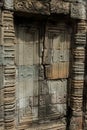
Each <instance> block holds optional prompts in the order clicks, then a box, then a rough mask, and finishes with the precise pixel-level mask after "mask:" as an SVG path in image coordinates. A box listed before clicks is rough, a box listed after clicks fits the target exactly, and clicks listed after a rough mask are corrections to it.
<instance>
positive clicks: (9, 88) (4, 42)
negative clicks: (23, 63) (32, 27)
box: [0, 0, 87, 130]
mask: <svg viewBox="0 0 87 130" xmlns="http://www.w3.org/2000/svg"><path fill="white" fill-rule="evenodd" d="M0 7H1V11H0V17H1V21H0V129H1V130H13V129H15V83H16V81H15V75H16V74H15V60H14V58H15V55H14V51H15V49H14V43H15V31H14V13H15V14H16V13H21V14H22V13H26V14H28V15H29V14H34V15H36V14H41V15H42V16H44V15H46V16H48V17H49V16H51V15H53V14H56V16H57V17H58V14H61V15H65V16H68V17H69V19H72V20H73V21H74V29H73V30H74V34H73V43H72V44H73V45H74V47H73V49H72V55H73V57H72V75H71V93H70V109H71V113H70V114H71V118H70V119H69V124H70V125H69V129H70V130H73V129H75V130H86V129H87V128H86V127H87V120H86V114H85V116H84V114H83V102H84V101H83V89H84V73H85V69H84V66H85V48H86V31H87V30H86V28H87V27H86V25H87V23H86V2H84V1H83V0H45V1H43V0H4V1H2V2H1V4H0ZM44 59H45V58H44ZM44 62H46V61H44ZM45 68H46V66H45ZM52 69H55V66H54V65H51V66H49V71H50V70H51V71H52ZM45 70H46V77H47V78H48V79H52V80H53V78H54V79H55V77H54V75H50V74H48V72H47V71H48V70H47V68H46V69H45ZM55 71H56V70H55ZM56 76H57V77H59V76H60V75H58V74H57V73H56ZM66 76H67V75H65V77H66ZM85 94H86V93H85ZM85 105H86V101H85ZM85 113H87V112H86V111H85ZM83 117H84V118H83ZM83 119H85V120H83ZM84 122H85V125H84V126H85V127H84V128H83V124H84ZM38 129H41V128H38ZM61 130H62V128H61ZM63 130H65V128H63Z"/></svg>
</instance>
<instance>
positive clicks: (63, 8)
mask: <svg viewBox="0 0 87 130" xmlns="http://www.w3.org/2000/svg"><path fill="white" fill-rule="evenodd" d="M50 7H51V13H58V14H59V13H64V14H69V2H63V1H58V0H51V3H50Z"/></svg>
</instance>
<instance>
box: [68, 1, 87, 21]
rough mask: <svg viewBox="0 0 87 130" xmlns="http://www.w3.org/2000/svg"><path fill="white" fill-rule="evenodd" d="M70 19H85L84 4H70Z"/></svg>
mask: <svg viewBox="0 0 87 130" xmlns="http://www.w3.org/2000/svg"><path fill="white" fill-rule="evenodd" d="M70 15H71V18H74V19H86V7H85V4H84V3H71V14H70Z"/></svg>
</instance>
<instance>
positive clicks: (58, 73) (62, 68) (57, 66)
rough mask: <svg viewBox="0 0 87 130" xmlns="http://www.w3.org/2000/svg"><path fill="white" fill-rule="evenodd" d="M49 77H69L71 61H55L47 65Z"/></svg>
mask: <svg viewBox="0 0 87 130" xmlns="http://www.w3.org/2000/svg"><path fill="white" fill-rule="evenodd" d="M45 73H46V78H47V79H58V78H68V76H69V62H60V63H54V64H51V65H46V66H45Z"/></svg>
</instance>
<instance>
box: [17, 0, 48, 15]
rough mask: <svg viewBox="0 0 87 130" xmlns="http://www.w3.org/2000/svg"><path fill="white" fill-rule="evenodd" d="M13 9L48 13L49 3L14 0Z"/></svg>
mask: <svg viewBox="0 0 87 130" xmlns="http://www.w3.org/2000/svg"><path fill="white" fill-rule="evenodd" d="M15 10H16V11H22V12H29V13H39V14H49V3H48V2H43V1H37V0H34V1H33V0H22V1H21V0H15Z"/></svg>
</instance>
